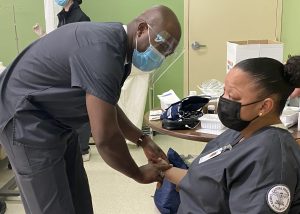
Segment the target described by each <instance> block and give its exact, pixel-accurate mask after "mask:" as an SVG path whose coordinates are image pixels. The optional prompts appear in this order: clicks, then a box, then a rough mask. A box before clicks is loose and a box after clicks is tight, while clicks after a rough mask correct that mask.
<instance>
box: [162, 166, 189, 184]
mask: <svg viewBox="0 0 300 214" xmlns="http://www.w3.org/2000/svg"><path fill="white" fill-rule="evenodd" d="M186 173H187V169H180V168H177V167H172V168H171V169H168V170H166V171H165V178H167V179H168V180H169V181H170V182H171V183H173V184H175V185H178V184H179V182H180V181H181V180H182V178H183V177H184V176H185V175H186Z"/></svg>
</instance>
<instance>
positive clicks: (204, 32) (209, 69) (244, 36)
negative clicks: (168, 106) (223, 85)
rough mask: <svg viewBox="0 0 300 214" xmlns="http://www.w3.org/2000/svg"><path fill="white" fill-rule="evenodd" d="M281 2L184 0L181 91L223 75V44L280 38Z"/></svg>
mask: <svg viewBox="0 0 300 214" xmlns="http://www.w3.org/2000/svg"><path fill="white" fill-rule="evenodd" d="M281 1H282V0H226V1H220V0H187V1H185V49H186V52H185V71H184V73H185V75H184V77H185V80H184V92H185V93H188V91H189V90H197V91H199V90H198V89H197V85H199V84H200V82H202V81H205V80H208V79H213V78H214V79H218V80H220V81H222V82H223V80H224V77H225V74H226V42H227V41H230V40H231V41H234V40H249V39H254V40H256V39H270V40H278V39H280V38H279V36H280V28H281V18H280V17H281V9H282V2H281Z"/></svg>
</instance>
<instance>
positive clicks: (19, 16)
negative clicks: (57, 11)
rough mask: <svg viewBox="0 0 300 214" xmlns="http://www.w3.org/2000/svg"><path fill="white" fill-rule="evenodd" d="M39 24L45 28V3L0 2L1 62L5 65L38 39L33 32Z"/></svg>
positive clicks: (32, 0) (35, 0)
mask: <svg viewBox="0 0 300 214" xmlns="http://www.w3.org/2000/svg"><path fill="white" fill-rule="evenodd" d="M37 22H39V23H40V24H41V25H42V26H43V27H44V23H45V19H44V1H42V0H0V61H2V62H3V63H4V65H6V66H7V65H8V64H10V63H11V61H12V60H13V59H14V58H15V57H16V55H17V54H18V52H19V51H21V50H22V49H24V48H25V47H26V46H27V45H28V44H30V43H31V42H32V41H34V40H35V39H37V36H36V35H35V34H34V33H33V31H32V26H33V25H34V24H35V23H37Z"/></svg>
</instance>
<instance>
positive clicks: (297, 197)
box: [178, 127, 300, 214]
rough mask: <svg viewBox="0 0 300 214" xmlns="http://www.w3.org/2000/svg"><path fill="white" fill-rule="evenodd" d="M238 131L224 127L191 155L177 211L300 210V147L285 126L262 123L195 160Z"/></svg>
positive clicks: (294, 213)
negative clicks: (227, 147)
mask: <svg viewBox="0 0 300 214" xmlns="http://www.w3.org/2000/svg"><path fill="white" fill-rule="evenodd" d="M239 135H240V134H239V132H236V131H234V130H227V131H225V132H224V133H223V134H221V135H220V136H218V137H217V138H215V139H214V140H212V141H210V142H209V143H208V144H207V146H206V148H205V149H204V151H203V152H202V153H201V155H200V156H199V157H197V158H196V159H195V160H194V161H193V163H192V165H191V167H190V168H189V170H188V173H187V175H186V176H185V177H184V178H183V179H182V181H181V182H180V183H179V187H180V199H181V204H180V207H179V209H178V214H181V213H189V214H202V213H203V214H204V213H207V214H208V213H219V214H221V213H222V214H225V213H232V214H234V213H239V214H240V213H255V214H258V213H264V214H265V213H291V214H299V213H300V173H299V172H300V171H299V169H300V149H299V145H298V144H297V143H296V142H295V140H294V139H293V137H292V135H291V134H290V133H289V132H288V131H287V130H285V129H281V128H276V127H266V128H264V129H262V130H260V131H258V132H257V133H255V134H254V136H252V137H251V138H249V139H247V140H244V141H242V142H240V143H238V144H236V145H235V146H234V147H233V148H232V150H227V151H224V152H222V153H221V154H219V155H218V156H215V157H213V158H211V159H209V160H206V161H204V162H202V163H199V160H200V158H201V157H204V156H205V155H207V154H210V153H211V152H213V151H215V150H216V149H218V148H220V147H222V146H225V145H227V144H229V143H233V141H235V139H238V138H239ZM288 190H289V191H288Z"/></svg>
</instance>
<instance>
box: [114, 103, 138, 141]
mask: <svg viewBox="0 0 300 214" xmlns="http://www.w3.org/2000/svg"><path fill="white" fill-rule="evenodd" d="M116 109H117V118H118V123H119V127H120V129H121V130H122V132H123V135H124V137H125V138H126V139H128V140H130V141H131V142H134V143H136V142H137V141H138V139H139V137H140V136H142V134H143V132H142V131H141V130H140V129H138V128H137V127H136V126H135V125H134V124H133V123H132V122H131V121H130V120H129V119H128V117H127V116H126V115H125V113H124V112H123V110H122V109H121V108H120V107H119V106H118V105H117V106H116Z"/></svg>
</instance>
